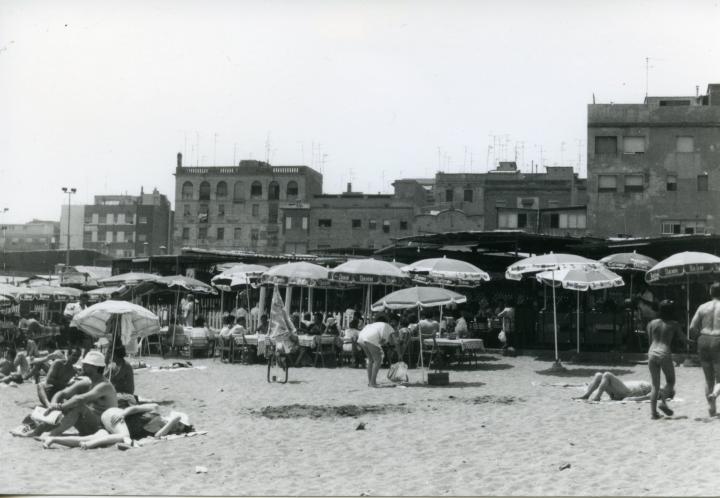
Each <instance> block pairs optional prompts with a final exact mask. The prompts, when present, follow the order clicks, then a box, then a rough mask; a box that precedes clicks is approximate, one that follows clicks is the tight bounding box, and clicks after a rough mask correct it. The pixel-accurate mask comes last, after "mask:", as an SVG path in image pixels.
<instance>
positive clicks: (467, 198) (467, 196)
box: [463, 188, 473, 202]
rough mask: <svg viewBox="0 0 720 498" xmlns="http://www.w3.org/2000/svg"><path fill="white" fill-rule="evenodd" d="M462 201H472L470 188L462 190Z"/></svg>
mask: <svg viewBox="0 0 720 498" xmlns="http://www.w3.org/2000/svg"><path fill="white" fill-rule="evenodd" d="M463 201H465V202H472V201H473V191H472V189H469V188H466V189H465V190H464V191H463Z"/></svg>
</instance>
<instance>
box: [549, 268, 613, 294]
mask: <svg viewBox="0 0 720 498" xmlns="http://www.w3.org/2000/svg"><path fill="white" fill-rule="evenodd" d="M535 278H536V279H537V280H538V282H543V283H545V284H548V285H562V287H563V288H564V289H570V290H575V291H587V290H599V289H609V288H612V287H622V286H623V285H625V282H623V279H622V277H621V276H620V275H618V274H617V273H614V272H612V271H610V270H608V269H607V268H592V267H567V268H561V269H559V270H555V271H544V272H540V273H538V274H537V275H535Z"/></svg>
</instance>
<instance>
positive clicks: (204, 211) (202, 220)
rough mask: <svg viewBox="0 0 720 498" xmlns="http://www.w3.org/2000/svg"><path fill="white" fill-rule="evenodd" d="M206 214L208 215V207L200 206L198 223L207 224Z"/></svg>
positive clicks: (205, 205)
mask: <svg viewBox="0 0 720 498" xmlns="http://www.w3.org/2000/svg"><path fill="white" fill-rule="evenodd" d="M208 214H209V209H208V205H207V204H200V207H199V208H198V221H199V222H200V223H207V222H208Z"/></svg>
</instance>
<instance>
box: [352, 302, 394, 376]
mask: <svg viewBox="0 0 720 498" xmlns="http://www.w3.org/2000/svg"><path fill="white" fill-rule="evenodd" d="M387 321H388V319H387V317H386V316H385V315H378V316H377V317H376V318H375V321H374V322H373V323H371V324H369V325H366V326H365V327H364V328H363V329H362V330H361V331H360V333H359V334H358V340H357V343H358V345H359V346H360V347H361V348H362V350H363V352H364V353H365V358H367V375H368V386H370V387H377V375H378V371H379V370H380V365H382V360H383V349H382V347H383V346H384V345H385V344H387V343H389V342H390V338H391V336H392V335H393V334H394V333H395V329H394V328H393V323H394V326H396V325H397V320H395V319H393V320H392V322H391V324H388V323H387Z"/></svg>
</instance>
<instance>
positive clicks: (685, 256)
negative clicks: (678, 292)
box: [645, 251, 720, 337]
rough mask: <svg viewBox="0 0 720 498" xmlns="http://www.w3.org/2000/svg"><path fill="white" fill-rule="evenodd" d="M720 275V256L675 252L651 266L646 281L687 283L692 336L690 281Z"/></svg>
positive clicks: (708, 279) (706, 280)
mask: <svg viewBox="0 0 720 498" xmlns="http://www.w3.org/2000/svg"><path fill="white" fill-rule="evenodd" d="M718 277H720V258H719V257H717V256H715V255H714V254H708V253H706V252H693V251H685V252H680V253H677V254H673V255H672V256H670V257H669V258H666V259H663V260H662V261H660V262H659V263H658V264H656V265H655V266H653V267H652V268H650V270H648V272H647V273H646V274H645V282H647V283H648V284H650V285H677V284H685V289H686V291H687V295H686V302H685V308H686V320H687V334H688V337H690V281H693V282H709V281H712V280H716V279H717V278H718Z"/></svg>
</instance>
